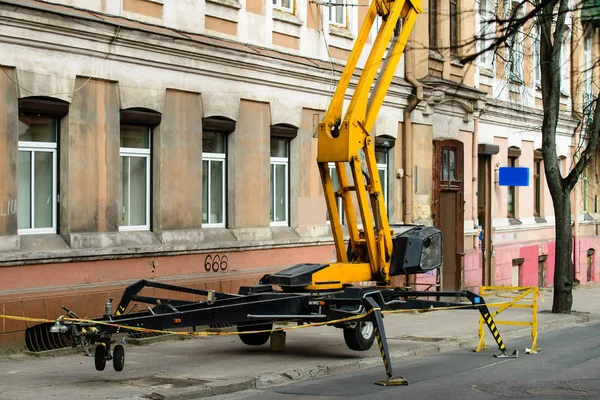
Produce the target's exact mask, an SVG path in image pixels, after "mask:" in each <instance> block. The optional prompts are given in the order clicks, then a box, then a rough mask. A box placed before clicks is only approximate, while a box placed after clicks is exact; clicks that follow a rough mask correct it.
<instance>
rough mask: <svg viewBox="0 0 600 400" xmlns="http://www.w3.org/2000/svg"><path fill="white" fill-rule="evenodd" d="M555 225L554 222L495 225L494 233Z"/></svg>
mask: <svg viewBox="0 0 600 400" xmlns="http://www.w3.org/2000/svg"><path fill="white" fill-rule="evenodd" d="M553 227H554V222H546V223H535V224H521V225H507V226H495V227H494V233H495V234H498V233H509V232H521V231H534V230H538V229H549V228H553Z"/></svg>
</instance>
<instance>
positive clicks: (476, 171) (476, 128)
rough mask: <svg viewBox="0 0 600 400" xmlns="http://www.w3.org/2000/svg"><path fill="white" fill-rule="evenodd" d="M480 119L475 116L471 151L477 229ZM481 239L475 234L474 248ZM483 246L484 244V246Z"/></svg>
mask: <svg viewBox="0 0 600 400" xmlns="http://www.w3.org/2000/svg"><path fill="white" fill-rule="evenodd" d="M478 142H479V119H477V118H474V119H473V146H472V148H471V153H472V154H473V161H472V163H473V164H472V165H471V171H473V179H472V181H473V183H472V190H471V203H472V211H471V213H472V216H473V228H474V229H477V224H476V223H475V220H477V219H479V215H478V214H479V213H478V208H477V207H478V204H477V195H478V193H477V180H478V179H479V163H478V162H477V157H478V149H477V146H478V145H479V143H478ZM479 225H481V226H483V222H482V221H479ZM478 240H479V239H478V238H477V235H474V236H473V248H474V249H477V241H478ZM482 247H483V246H482Z"/></svg>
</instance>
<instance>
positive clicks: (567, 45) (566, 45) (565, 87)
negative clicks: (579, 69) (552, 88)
mask: <svg viewBox="0 0 600 400" xmlns="http://www.w3.org/2000/svg"><path fill="white" fill-rule="evenodd" d="M560 62H561V68H560V69H561V79H560V91H561V92H562V93H564V94H566V95H568V94H569V93H571V31H570V30H569V28H568V27H567V26H565V29H564V31H563V43H562V46H561V57H560Z"/></svg>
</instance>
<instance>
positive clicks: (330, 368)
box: [157, 313, 600, 400]
mask: <svg viewBox="0 0 600 400" xmlns="http://www.w3.org/2000/svg"><path fill="white" fill-rule="evenodd" d="M571 315H572V314H571ZM598 321H600V315H596V314H584V313H578V314H577V318H574V319H569V320H568V321H560V320H559V321H548V322H545V323H540V324H539V325H538V332H550V331H555V330H560V329H565V328H569V327H573V326H577V325H582V324H586V323H590V322H598ZM529 334H531V328H522V329H516V330H513V331H508V332H506V333H504V334H503V335H502V336H503V337H504V338H517V337H523V336H527V335H529ZM390 340H398V339H394V338H390ZM399 340H404V339H402V338H400V339H399ZM415 343H419V345H417V346H416V347H415V348H413V349H410V350H403V351H395V352H391V353H390V357H391V359H392V361H393V362H397V361H406V360H412V359H417V358H421V357H425V356H429V355H433V354H439V353H446V352H450V351H455V350H459V349H463V348H471V349H475V347H476V345H477V335H474V336H471V337H462V338H453V339H447V340H441V341H434V342H432V341H415ZM507 347H510V346H507ZM378 366H381V367H382V362H381V358H380V357H378V356H370V357H364V358H359V359H356V358H354V359H348V360H341V361H334V362H331V363H326V364H325V365H316V366H314V367H305V368H299V369H290V370H285V371H282V372H279V373H267V374H262V375H259V376H258V377H255V378H243V379H237V380H233V381H227V382H211V383H209V384H206V385H205V386H202V387H199V388H194V389H192V390H189V389H188V390H185V389H182V390H179V391H173V390H169V393H168V394H164V395H160V394H159V396H162V397H160V398H162V399H165V400H187V399H198V398H205V397H210V396H215V395H223V394H230V393H235V392H239V391H243V390H248V389H266V388H270V387H276V386H282V385H287V384H290V383H295V382H301V381H306V380H312V379H317V378H321V377H325V376H333V375H338V374H343V373H348V372H355V371H359V370H362V369H366V368H371V367H378ZM383 374H384V372H383V371H382V375H383ZM157 394H158V393H157Z"/></svg>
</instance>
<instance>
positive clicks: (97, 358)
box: [94, 344, 107, 371]
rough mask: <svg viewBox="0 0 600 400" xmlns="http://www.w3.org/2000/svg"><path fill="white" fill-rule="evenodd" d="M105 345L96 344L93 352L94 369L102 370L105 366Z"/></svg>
mask: <svg viewBox="0 0 600 400" xmlns="http://www.w3.org/2000/svg"><path fill="white" fill-rule="evenodd" d="M106 353H107V351H106V346H104V345H103V344H98V345H97V346H96V352H95V353H94V365H95V366H96V370H98V371H104V368H106Z"/></svg>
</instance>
